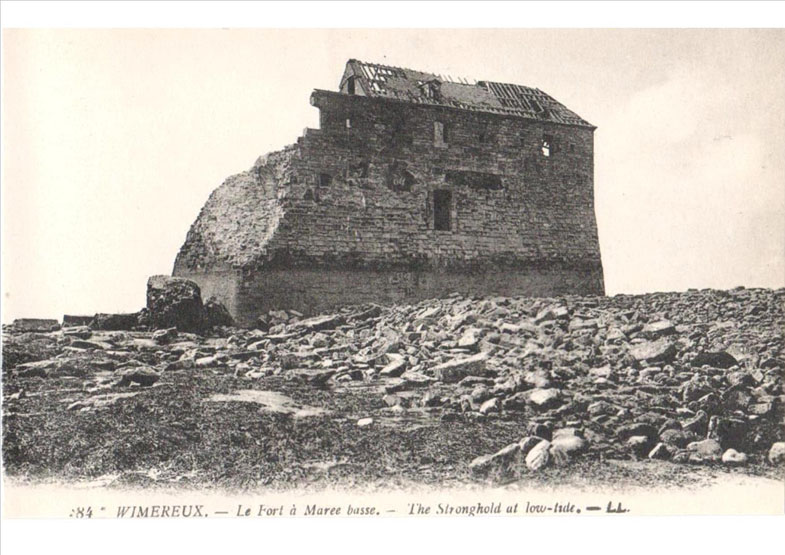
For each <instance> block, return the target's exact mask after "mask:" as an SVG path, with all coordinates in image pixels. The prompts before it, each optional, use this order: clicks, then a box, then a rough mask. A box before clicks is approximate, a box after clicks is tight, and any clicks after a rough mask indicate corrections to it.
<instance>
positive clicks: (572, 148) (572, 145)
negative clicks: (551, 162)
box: [570, 143, 575, 152]
mask: <svg viewBox="0 0 785 555" xmlns="http://www.w3.org/2000/svg"><path fill="white" fill-rule="evenodd" d="M570 152H575V143H570Z"/></svg>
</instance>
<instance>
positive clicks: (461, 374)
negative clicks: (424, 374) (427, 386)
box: [432, 352, 489, 383]
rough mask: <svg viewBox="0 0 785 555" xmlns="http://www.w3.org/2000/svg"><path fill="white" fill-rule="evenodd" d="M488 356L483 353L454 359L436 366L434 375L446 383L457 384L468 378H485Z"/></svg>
mask: <svg viewBox="0 0 785 555" xmlns="http://www.w3.org/2000/svg"><path fill="white" fill-rule="evenodd" d="M488 356H489V355H488V353H487V352H481V353H477V354H476V355H472V356H470V357H464V358H458V359H453V360H451V361H449V362H445V363H444V364H439V365H437V366H434V367H433V369H432V371H433V375H434V376H435V377H436V379H437V380H439V381H442V382H444V383H457V382H459V381H461V380H462V379H463V378H465V377H466V376H483V375H485V372H486V369H485V363H486V361H487V360H488Z"/></svg>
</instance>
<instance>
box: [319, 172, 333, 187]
mask: <svg viewBox="0 0 785 555" xmlns="http://www.w3.org/2000/svg"><path fill="white" fill-rule="evenodd" d="M332 180H333V176H331V175H330V174H329V173H320V174H319V187H329V186H330V183H331V182H332Z"/></svg>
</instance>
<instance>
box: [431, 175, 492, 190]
mask: <svg viewBox="0 0 785 555" xmlns="http://www.w3.org/2000/svg"><path fill="white" fill-rule="evenodd" d="M444 180H445V181H446V182H447V183H449V184H451V185H456V186H459V187H461V186H465V187H471V188H472V189H475V190H478V191H479V190H485V191H499V190H501V189H503V187H502V178H501V176H500V175H496V174H495V173H485V172H474V171H467V170H447V171H446V172H445V173H444Z"/></svg>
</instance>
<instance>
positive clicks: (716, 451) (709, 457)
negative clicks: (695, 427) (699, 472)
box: [687, 439, 722, 461]
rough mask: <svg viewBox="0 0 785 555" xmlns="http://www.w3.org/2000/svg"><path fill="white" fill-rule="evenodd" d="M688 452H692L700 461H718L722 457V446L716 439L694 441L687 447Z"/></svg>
mask: <svg viewBox="0 0 785 555" xmlns="http://www.w3.org/2000/svg"><path fill="white" fill-rule="evenodd" d="M687 451H690V452H691V453H692V454H693V455H694V456H695V457H696V459H697V460H698V461H718V460H720V457H721V456H722V446H721V445H720V443H719V442H718V441H716V440H714V439H704V440H702V441H693V442H692V443H690V444H689V445H687Z"/></svg>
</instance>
